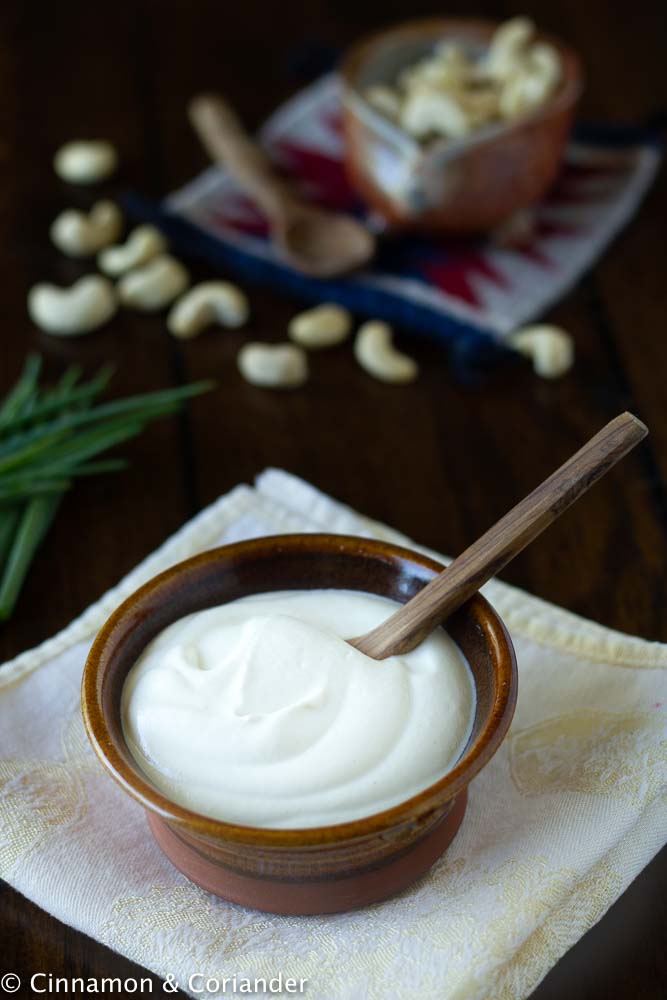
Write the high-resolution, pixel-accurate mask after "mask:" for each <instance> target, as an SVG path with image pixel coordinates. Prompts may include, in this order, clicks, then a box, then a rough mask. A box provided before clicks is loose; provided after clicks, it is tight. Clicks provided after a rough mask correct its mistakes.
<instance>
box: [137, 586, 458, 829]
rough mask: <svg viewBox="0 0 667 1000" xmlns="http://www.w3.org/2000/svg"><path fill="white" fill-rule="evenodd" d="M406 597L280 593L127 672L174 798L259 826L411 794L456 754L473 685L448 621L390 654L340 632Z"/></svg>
mask: <svg viewBox="0 0 667 1000" xmlns="http://www.w3.org/2000/svg"><path fill="white" fill-rule="evenodd" d="M396 607H397V605H396V604H395V603H394V602H393V601H389V600H387V599H386V598H383V597H376V596H375V595H372V594H365V593H359V592H357V591H345V590H315V591H282V592H276V593H269V594H260V595H255V596H253V597H247V598H243V599H242V600H238V601H234V602H232V603H230V604H224V605H221V606H220V607H216V608H211V609H209V610H207V611H200V612H197V613H196V614H192V615H188V616H187V617H186V618H182V619H181V620H180V621H177V622H174V624H173V625H170V626H169V627H168V628H166V629H165V630H164V632H162V633H161V634H160V635H158V636H157V638H156V639H154V640H153V642H151V643H150V645H149V646H148V647H147V648H146V650H145V651H144V653H143V654H142V656H141V657H140V659H139V660H138V661H137V663H136V664H135V666H134V667H133V668H132V670H131V671H130V673H129V675H128V677H127V680H126V682H125V686H124V689H123V697H122V717H123V728H124V732H125V738H126V740H127V742H128V745H129V747H130V750H131V752H132V754H133V756H134V758H135V759H136V761H137V763H138V764H139V766H140V767H141V769H142V770H143V771H144V772H145V773H146V775H148V777H149V778H150V779H151V780H152V781H153V783H154V784H155V785H156V786H157V787H158V788H159V789H161V790H162V791H163V792H164V793H165V794H166V795H167V796H168V797H169V798H170V799H172V801H174V802H177V803H179V804H180V805H183V806H185V807H187V808H189V809H193V810H195V811H196V812H199V813H203V814H204V815H206V816H212V817H214V818H216V819H221V820H226V821H228V822H232V823H234V822H235V823H241V824H246V825H249V826H259V827H268V828H282V829H285V828H287V829H289V828H298V827H313V826H322V825H325V824H331V823H343V822H346V821H348V820H353V819H359V818H361V817H363V816H370V815H371V814H373V813H375V812H379V811H381V810H383V809H386V808H388V807H390V806H392V805H396V804H397V803H399V802H401V801H404V800H405V799H407V798H409V797H410V796H411V795H413V794H415V793H416V792H418V791H421V790H422V789H424V788H426V787H427V786H428V785H429V784H431V783H432V782H433V781H435V780H437V779H438V778H439V777H442V776H443V775H444V774H445V773H446V772H447V771H448V770H450V769H451V768H452V767H453V765H454V764H455V763H456V761H457V760H458V758H459V757H460V755H461V753H462V752H463V749H464V747H465V745H466V743H467V741H468V737H469V735H470V730H471V727H472V722H473V716H474V708H475V694H474V685H473V680H472V675H471V673H470V668H469V667H468V664H467V662H466V660H465V658H464V657H463V655H462V653H461V652H460V650H459V648H458V647H457V646H456V644H455V643H454V642H453V640H452V639H450V638H449V636H448V635H446V634H445V632H444V631H442V630H441V629H438V630H437V631H436V632H435V633H433V634H432V635H431V636H430V637H429V638H428V639H426V640H425V641H424V642H423V643H422V644H421V645H420V646H419V647H418V648H417V649H415V650H413V652H411V653H407V654H405V655H402V656H395V657H391V658H389V659H386V660H382V661H376V660H372V659H370V658H369V657H367V656H365V655H364V654H363V653H361V652H359V651H358V650H356V649H354V648H353V647H352V646H349V645H348V644H347V643H346V642H345V641H344V639H345V638H352V637H353V636H356V635H361V634H362V633H364V632H367V631H368V630H369V629H371V628H373V627H374V626H376V625H378V624H379V623H380V622H382V621H384V620H385V619H386V618H387V617H388V616H389V615H390V614H391V613H392V611H394V610H395V609H396ZM341 636H342V637H343V638H341Z"/></svg>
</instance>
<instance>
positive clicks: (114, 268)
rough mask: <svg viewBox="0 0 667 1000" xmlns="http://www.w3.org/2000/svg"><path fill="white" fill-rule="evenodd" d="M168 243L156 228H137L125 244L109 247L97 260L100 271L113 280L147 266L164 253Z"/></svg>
mask: <svg viewBox="0 0 667 1000" xmlns="http://www.w3.org/2000/svg"><path fill="white" fill-rule="evenodd" d="M166 249H167V241H166V240H165V238H164V236H163V235H162V233H161V232H160V230H159V229H156V228H155V226H137V228H136V229H133V230H132V232H131V233H130V235H129V236H128V238H127V239H126V240H125V243H121V244H119V245H117V246H112V247H107V248H106V250H103V251H102V253H101V254H100V255H99V257H98V258H97V263H98V264H99V267H100V270H101V271H104V273H105V274H109V275H111V277H112V278H115V277H117V276H118V275H119V274H125V272H126V271H131V270H132V268H133V267H141V265H142V264H147V263H148V261H149V260H151V258H152V257H157V255H158V254H161V253H164V252H165V250H166Z"/></svg>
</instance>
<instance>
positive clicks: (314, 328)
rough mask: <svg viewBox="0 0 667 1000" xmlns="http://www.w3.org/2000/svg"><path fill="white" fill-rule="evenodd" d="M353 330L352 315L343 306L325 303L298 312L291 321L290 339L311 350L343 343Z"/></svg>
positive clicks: (288, 330) (288, 331) (289, 328)
mask: <svg viewBox="0 0 667 1000" xmlns="http://www.w3.org/2000/svg"><path fill="white" fill-rule="evenodd" d="M351 330H352V316H351V315H350V313H349V312H348V310H347V309H344V308H343V306H337V305H334V304H333V303H328V302H326V303H324V304H323V305H321V306H315V308H314V309H307V310H306V311H305V312H302V313H298V314H297V315H296V316H294V317H293V318H292V319H291V320H290V323H289V326H288V328H287V333H288V336H289V338H290V340H293V341H294V342H295V343H297V344H300V345H301V347H306V348H309V349H310V350H319V349H320V348H323V347H334V346H335V345H336V344H342V342H343V341H344V340H346V339H347V337H349V335H350V332H351Z"/></svg>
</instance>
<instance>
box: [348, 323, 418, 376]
mask: <svg viewBox="0 0 667 1000" xmlns="http://www.w3.org/2000/svg"><path fill="white" fill-rule="evenodd" d="M354 356H355V358H356V359H357V361H358V362H359V364H360V365H361V367H362V368H363V369H364V371H366V372H368V374H369V375H372V376H373V378H377V379H380V381H381V382H395V383H399V382H414V380H415V379H416V378H417V376H418V374H419V367H418V365H417V362H416V361H415V360H414V359H413V358H410V357H408V355H407V354H402V353H401V352H400V351H397V350H396V348H395V347H394V345H393V343H392V330H391V327H390V326H389V324H388V323H383V322H382V321H381V320H375V319H373V320H369V321H368V322H367V323H362V325H361V326H360V327H359V330H358V331H357V336H356V337H355V340H354Z"/></svg>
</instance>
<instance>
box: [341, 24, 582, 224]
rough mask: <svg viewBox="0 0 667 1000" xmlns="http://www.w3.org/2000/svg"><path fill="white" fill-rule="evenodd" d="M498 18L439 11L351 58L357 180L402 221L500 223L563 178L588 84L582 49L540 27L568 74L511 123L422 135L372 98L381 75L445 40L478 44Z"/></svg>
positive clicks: (375, 203) (350, 133)
mask: <svg viewBox="0 0 667 1000" xmlns="http://www.w3.org/2000/svg"><path fill="white" fill-rule="evenodd" d="M497 27H498V22H493V21H485V20H479V19H467V18H466V19H449V18H434V19H427V20H419V21H409V22H407V23H405V24H401V25H399V26H398V27H395V28H391V29H389V30H388V31H383V32H381V33H380V34H376V35H373V36H372V37H370V38H367V39H363V40H362V41H361V42H359V43H358V44H357V45H355V46H353V48H352V49H351V50H350V51H349V53H348V54H347V56H346V58H345V59H344V61H343V66H342V75H343V131H344V135H345V145H346V165H347V170H348V173H349V176H350V180H351V182H352V184H353V186H354V187H355V189H356V190H357V191H358V192H359V194H360V195H361V197H362V198H363V199H364V200H365V201H366V202H367V203H368V204H370V205H371V206H372V207H373V208H374V209H375V210H376V211H377V212H378V213H379V214H380V215H382V216H383V217H384V218H385V219H386V220H387V221H388V222H389V223H390V225H392V226H393V227H395V228H399V229H405V228H409V229H415V230H427V231H428V230H436V231H440V232H450V233H466V232H477V231H483V230H488V229H492V228H493V227H495V226H498V225H499V224H500V223H502V222H503V221H505V220H506V219H508V218H509V217H510V216H511V215H513V214H514V213H515V212H518V211H519V210H520V209H523V208H526V207H528V206H529V205H532V204H533V203H535V202H537V201H539V199H540V198H541V197H542V196H543V195H544V193H545V191H546V190H547V189H548V188H549V186H550V185H551V183H552V182H553V181H554V179H555V177H556V174H557V173H558V169H559V166H560V162H561V159H562V154H563V148H564V145H565V142H566V139H567V136H568V133H569V131H570V126H571V124H572V118H573V115H574V109H575V105H576V103H577V100H578V99H579V96H580V94H581V91H582V89H583V73H582V68H581V64H580V61H579V59H578V57H577V56H576V54H575V53H574V52H573V51H572V50H571V49H569V48H567V47H566V46H565V45H563V43H562V42H560V41H558V40H557V39H555V38H552V37H550V36H548V35H545V34H543V33H540V32H538V33H537V35H536V39H537V40H539V41H547V42H549V43H550V44H551V45H554V46H555V47H556V48H557V49H558V51H559V53H560V56H561V61H562V67H563V72H562V80H561V83H560V85H559V87H558V89H557V91H556V93H555V94H554V96H553V97H552V98H551V99H550V100H549V101H547V102H546V103H545V104H544V105H543V106H542V107H541V108H539V109H537V110H536V111H534V112H532V113H530V114H527V115H524V116H522V117H521V118H517V119H515V120H513V121H512V122H504V123H495V124H490V125H486V126H484V127H483V128H480V129H478V130H477V131H476V132H474V133H472V134H471V135H470V136H468V137H467V138H465V139H462V140H459V141H446V140H443V139H434V140H432V141H431V142H429V143H426V144H421V143H418V142H417V141H416V140H415V139H413V138H412V137H411V136H409V135H408V134H407V133H406V132H403V131H402V130H401V129H400V128H399V127H398V126H397V125H394V124H393V123H392V122H391V121H389V120H388V119H387V118H385V117H384V116H383V115H381V114H380V113H379V112H377V111H375V110H374V109H373V108H372V107H370V105H369V104H368V103H367V102H366V101H365V100H364V97H363V94H364V92H365V91H366V89H367V88H368V87H369V86H371V85H372V84H375V83H387V82H391V81H393V80H395V79H396V77H397V75H398V73H399V72H400V70H401V69H403V68H404V67H406V66H409V65H410V64H412V63H414V62H415V61H416V60H417V59H419V58H421V57H423V56H424V55H426V54H427V53H428V52H429V51H431V50H432V49H433V47H434V45H435V44H437V43H438V42H441V41H444V40H446V39H449V40H452V41H458V42H461V43H462V44H464V45H466V46H468V47H470V48H472V49H473V50H479V49H480V48H482V47H486V45H487V44H488V41H489V39H490V38H491V35H492V34H493V32H494V30H495V29H496V28H497Z"/></svg>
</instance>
